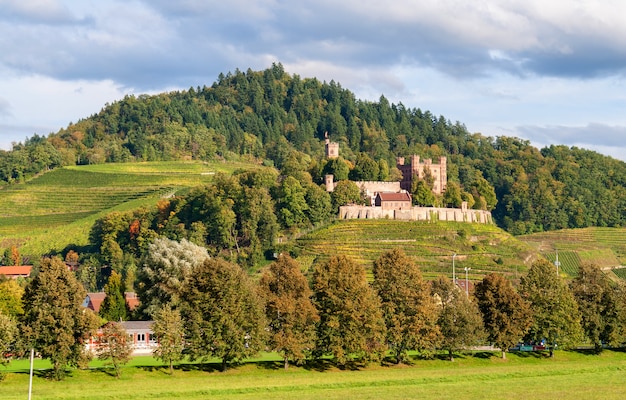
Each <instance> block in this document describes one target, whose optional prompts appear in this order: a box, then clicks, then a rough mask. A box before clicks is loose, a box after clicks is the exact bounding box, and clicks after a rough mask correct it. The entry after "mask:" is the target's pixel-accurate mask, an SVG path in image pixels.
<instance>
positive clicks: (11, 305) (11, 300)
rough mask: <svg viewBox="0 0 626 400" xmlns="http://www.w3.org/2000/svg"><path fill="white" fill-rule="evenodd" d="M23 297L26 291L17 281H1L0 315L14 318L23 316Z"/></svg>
mask: <svg viewBox="0 0 626 400" xmlns="http://www.w3.org/2000/svg"><path fill="white" fill-rule="evenodd" d="M23 295H24V289H23V288H22V287H21V286H20V285H19V284H18V283H17V282H16V281H15V280H13V279H7V280H0V313H2V314H4V315H7V316H14V317H16V316H18V315H21V314H23V313H24V308H23V306H22V296H23Z"/></svg>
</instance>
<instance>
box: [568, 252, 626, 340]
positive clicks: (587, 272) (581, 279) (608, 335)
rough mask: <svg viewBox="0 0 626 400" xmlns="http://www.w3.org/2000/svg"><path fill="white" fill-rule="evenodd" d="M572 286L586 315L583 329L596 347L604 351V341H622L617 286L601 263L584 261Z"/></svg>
mask: <svg viewBox="0 0 626 400" xmlns="http://www.w3.org/2000/svg"><path fill="white" fill-rule="evenodd" d="M571 288H572V292H573V293H574V298H575V299H576V302H577V303H578V308H579V310H580V312H581V315H582V319H581V321H582V328H583V331H584V333H585V335H586V336H587V338H588V339H589V340H590V341H591V343H592V344H593V345H594V346H595V349H596V351H598V352H600V351H602V344H603V343H607V344H617V343H619V342H621V339H622V332H621V329H620V327H619V322H620V320H619V310H618V303H617V301H616V300H617V299H616V290H615V288H614V287H613V286H612V284H611V282H610V281H609V278H608V277H607V276H606V275H605V274H604V273H603V272H602V270H601V269H600V267H598V266H597V265H595V264H590V263H583V264H581V266H580V268H579V270H578V276H576V278H574V280H573V281H572V283H571Z"/></svg>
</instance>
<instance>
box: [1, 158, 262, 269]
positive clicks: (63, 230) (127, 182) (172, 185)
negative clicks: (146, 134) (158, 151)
mask: <svg viewBox="0 0 626 400" xmlns="http://www.w3.org/2000/svg"><path fill="white" fill-rule="evenodd" d="M238 168H248V169H251V168H257V166H255V165H252V164H245V163H221V162H214V163H207V162H204V163H203V162H182V161H179V162H151V163H124V164H111V163H109V164H100V165H84V166H71V167H63V168H58V169H55V170H52V171H49V172H46V173H44V174H41V175H39V176H37V177H35V178H33V179H31V180H29V181H28V182H26V183H24V184H20V185H10V186H6V187H4V188H2V189H1V190H0V203H1V204H3V211H2V212H1V213H0V248H8V247H10V246H11V245H17V246H18V247H19V249H20V252H21V253H22V254H23V255H31V256H34V257H37V256H39V255H42V254H46V253H56V252H60V251H62V250H63V249H64V248H66V247H67V246H68V245H73V246H86V245H88V244H89V241H88V239H89V230H90V229H91V227H92V226H93V224H94V222H95V220H96V219H97V218H99V217H102V216H103V215H106V214H107V213H109V212H112V211H122V210H131V209H135V208H139V207H142V206H146V205H155V204H156V202H157V201H158V199H159V198H162V197H168V196H171V195H173V194H176V193H182V192H184V191H186V190H188V189H189V188H191V187H194V186H198V185H201V184H205V183H208V182H210V181H211V180H212V177H213V175H214V174H215V173H216V172H227V173H232V172H233V171H234V170H235V169H238Z"/></svg>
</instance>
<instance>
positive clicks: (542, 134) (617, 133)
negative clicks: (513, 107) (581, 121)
mask: <svg viewBox="0 0 626 400" xmlns="http://www.w3.org/2000/svg"><path fill="white" fill-rule="evenodd" d="M516 131H517V132H518V133H519V136H521V137H523V138H525V139H528V140H530V141H531V142H533V143H536V144H537V145H538V146H548V145H551V144H563V143H568V144H569V145H570V146H577V147H582V148H586V149H593V150H596V151H598V152H601V153H603V154H609V155H612V156H613V157H615V158H618V159H621V160H624V161H626V126H611V125H606V124H600V123H590V124H588V125H586V126H557V125H552V126H528V125H526V126H518V127H516Z"/></svg>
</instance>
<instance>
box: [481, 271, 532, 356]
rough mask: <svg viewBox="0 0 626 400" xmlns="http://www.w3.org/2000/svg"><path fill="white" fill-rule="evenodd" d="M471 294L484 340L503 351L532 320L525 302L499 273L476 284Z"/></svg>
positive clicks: (520, 334) (515, 340) (490, 275)
mask: <svg viewBox="0 0 626 400" xmlns="http://www.w3.org/2000/svg"><path fill="white" fill-rule="evenodd" d="M474 296H475V297H476V300H477V302H478V308H479V309H480V312H481V314H482V318H483V324H484V326H485V330H486V331H487V339H488V340H489V342H491V343H493V344H494V345H495V346H496V347H497V348H499V349H501V350H502V358H503V359H504V358H506V352H507V350H508V349H509V348H511V347H512V346H514V345H515V344H516V343H518V342H519V341H520V339H522V337H523V336H524V334H525V333H526V331H527V330H528V327H529V326H530V323H531V310H530V307H529V306H528V303H527V302H526V301H525V300H524V299H522V297H521V296H520V295H519V294H518V293H517V292H516V291H515V288H513V285H512V284H511V282H510V281H508V280H507V279H506V278H505V277H504V276H502V275H501V274H496V273H491V274H489V275H487V276H485V277H484V278H483V280H482V281H481V282H479V283H478V284H476V288H475V290H474Z"/></svg>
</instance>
